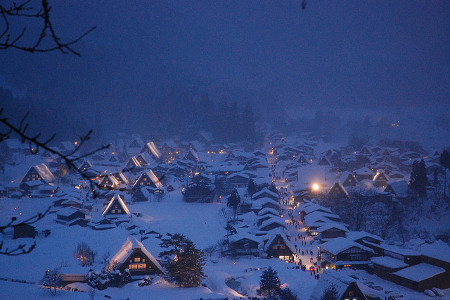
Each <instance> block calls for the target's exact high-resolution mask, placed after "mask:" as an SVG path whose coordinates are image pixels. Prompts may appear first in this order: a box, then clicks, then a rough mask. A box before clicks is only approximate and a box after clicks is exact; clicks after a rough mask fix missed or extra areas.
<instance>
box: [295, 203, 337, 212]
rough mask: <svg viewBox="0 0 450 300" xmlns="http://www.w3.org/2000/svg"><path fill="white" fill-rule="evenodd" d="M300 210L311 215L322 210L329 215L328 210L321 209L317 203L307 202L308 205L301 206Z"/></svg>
mask: <svg viewBox="0 0 450 300" xmlns="http://www.w3.org/2000/svg"><path fill="white" fill-rule="evenodd" d="M302 210H303V211H304V212H305V214H310V213H312V212H314V211H318V210H322V211H326V212H328V213H331V210H330V209H328V208H326V207H323V206H321V205H319V204H317V203H312V202H309V203H308V204H305V205H303V207H302Z"/></svg>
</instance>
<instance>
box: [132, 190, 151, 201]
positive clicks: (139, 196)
mask: <svg viewBox="0 0 450 300" xmlns="http://www.w3.org/2000/svg"><path fill="white" fill-rule="evenodd" d="M153 192H154V191H153V190H151V189H150V190H149V189H148V188H146V187H139V188H136V189H134V190H133V194H132V199H133V201H134V202H144V201H148V200H149V199H151V195H152V193H153Z"/></svg>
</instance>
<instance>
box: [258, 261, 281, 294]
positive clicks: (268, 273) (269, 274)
mask: <svg viewBox="0 0 450 300" xmlns="http://www.w3.org/2000/svg"><path fill="white" fill-rule="evenodd" d="M280 291H281V288H280V280H279V279H278V273H277V271H275V270H274V269H272V267H269V268H268V269H267V270H264V271H263V272H262V274H261V280H260V281H259V289H258V290H257V293H258V295H260V296H263V297H267V298H269V299H271V298H273V297H274V296H276V295H277V294H278V293H279V292H280Z"/></svg>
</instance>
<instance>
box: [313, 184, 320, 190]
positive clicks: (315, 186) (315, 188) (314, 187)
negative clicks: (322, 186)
mask: <svg viewBox="0 0 450 300" xmlns="http://www.w3.org/2000/svg"><path fill="white" fill-rule="evenodd" d="M312 189H313V191H318V190H319V185H318V184H317V183H314V184H313V185H312Z"/></svg>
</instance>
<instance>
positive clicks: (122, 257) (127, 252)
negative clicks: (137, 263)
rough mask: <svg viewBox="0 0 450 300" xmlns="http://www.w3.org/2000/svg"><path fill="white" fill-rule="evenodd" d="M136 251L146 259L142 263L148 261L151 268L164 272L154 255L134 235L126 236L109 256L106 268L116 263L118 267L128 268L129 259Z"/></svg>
mask: <svg viewBox="0 0 450 300" xmlns="http://www.w3.org/2000/svg"><path fill="white" fill-rule="evenodd" d="M137 252H138V253H139V254H140V255H144V256H145V259H146V261H145V262H144V263H147V262H149V263H151V264H152V267H153V269H156V270H157V271H158V272H160V273H163V272H164V271H163V268H162V267H161V265H160V264H159V262H158V261H157V260H156V259H155V257H154V256H153V255H152V254H151V253H150V252H149V251H148V250H147V248H145V247H144V245H143V244H142V243H141V242H139V241H138V240H136V238H134V237H128V238H127V240H126V241H125V243H123V245H122V247H120V249H119V251H117V253H116V254H115V255H114V256H113V257H112V258H111V260H110V263H109V265H108V268H111V269H112V268H113V267H114V266H116V265H117V266H118V268H119V269H129V263H130V259H132V258H133V257H134V256H135V254H136V253H137Z"/></svg>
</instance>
